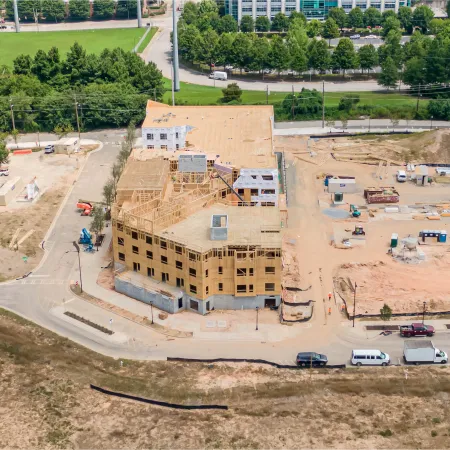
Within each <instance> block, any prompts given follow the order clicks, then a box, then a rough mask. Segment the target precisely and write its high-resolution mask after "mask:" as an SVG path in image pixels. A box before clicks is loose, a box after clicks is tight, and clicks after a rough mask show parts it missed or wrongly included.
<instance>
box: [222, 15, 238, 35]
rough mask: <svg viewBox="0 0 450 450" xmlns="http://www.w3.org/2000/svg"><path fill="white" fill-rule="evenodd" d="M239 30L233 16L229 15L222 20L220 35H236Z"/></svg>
mask: <svg viewBox="0 0 450 450" xmlns="http://www.w3.org/2000/svg"><path fill="white" fill-rule="evenodd" d="M237 30H238V23H237V22H236V19H235V18H234V17H233V16H230V15H229V14H227V15H226V16H223V17H221V18H220V25H219V30H218V32H219V33H236V32H237Z"/></svg>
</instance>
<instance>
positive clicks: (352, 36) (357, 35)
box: [350, 34, 361, 39]
mask: <svg viewBox="0 0 450 450" xmlns="http://www.w3.org/2000/svg"><path fill="white" fill-rule="evenodd" d="M360 38H361V36H360V35H359V34H352V35H351V36H350V39H360Z"/></svg>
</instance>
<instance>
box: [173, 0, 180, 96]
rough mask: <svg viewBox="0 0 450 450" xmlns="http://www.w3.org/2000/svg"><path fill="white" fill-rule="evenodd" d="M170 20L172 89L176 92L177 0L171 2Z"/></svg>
mask: <svg viewBox="0 0 450 450" xmlns="http://www.w3.org/2000/svg"><path fill="white" fill-rule="evenodd" d="M172 8H173V11H172V20H173V33H172V39H173V44H172V47H173V57H172V62H173V89H174V90H175V91H176V92H178V91H179V90H180V78H179V74H178V70H179V65H178V31H177V2H176V0H173V2H172Z"/></svg>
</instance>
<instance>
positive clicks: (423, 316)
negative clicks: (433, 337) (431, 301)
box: [422, 302, 427, 325]
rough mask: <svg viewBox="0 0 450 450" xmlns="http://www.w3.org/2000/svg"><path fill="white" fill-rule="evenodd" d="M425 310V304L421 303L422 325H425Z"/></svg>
mask: <svg viewBox="0 0 450 450" xmlns="http://www.w3.org/2000/svg"><path fill="white" fill-rule="evenodd" d="M426 308H427V302H423V315H422V325H423V324H424V323H425V311H426Z"/></svg>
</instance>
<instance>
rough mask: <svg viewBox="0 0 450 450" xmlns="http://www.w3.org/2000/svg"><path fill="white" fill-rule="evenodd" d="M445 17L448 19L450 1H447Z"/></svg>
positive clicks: (449, 15)
mask: <svg viewBox="0 0 450 450" xmlns="http://www.w3.org/2000/svg"><path fill="white" fill-rule="evenodd" d="M446 9H447V17H450V0H448V1H447V7H446Z"/></svg>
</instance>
